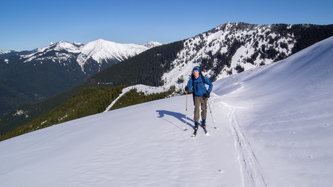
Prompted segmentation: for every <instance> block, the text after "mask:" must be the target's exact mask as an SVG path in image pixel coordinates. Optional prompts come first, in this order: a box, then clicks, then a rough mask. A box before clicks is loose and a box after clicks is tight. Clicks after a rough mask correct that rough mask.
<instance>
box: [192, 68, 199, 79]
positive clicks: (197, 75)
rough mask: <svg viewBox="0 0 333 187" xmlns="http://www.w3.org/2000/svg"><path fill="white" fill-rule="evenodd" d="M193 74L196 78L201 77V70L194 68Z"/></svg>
mask: <svg viewBox="0 0 333 187" xmlns="http://www.w3.org/2000/svg"><path fill="white" fill-rule="evenodd" d="M193 75H194V77H195V78H198V77H199V71H197V70H194V71H193Z"/></svg>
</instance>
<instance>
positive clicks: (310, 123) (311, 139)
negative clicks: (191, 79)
mask: <svg viewBox="0 0 333 187" xmlns="http://www.w3.org/2000/svg"><path fill="white" fill-rule="evenodd" d="M332 61H333V37H331V38H329V39H326V40H324V41H322V42H319V43H317V44H315V45H313V46H311V47H309V48H307V49H305V50H303V51H301V52H299V53H297V54H295V55H292V56H291V57H289V58H287V59H285V60H283V61H280V62H278V63H273V64H270V65H266V66H262V67H258V68H255V69H252V70H249V71H245V72H243V73H240V74H238V75H234V76H231V77H228V78H225V79H222V80H219V81H217V82H214V89H213V93H212V94H211V98H210V99H209V103H210V106H211V108H212V113H211V114H209V113H208V116H207V117H208V118H207V123H208V124H207V125H208V130H209V131H210V136H205V135H204V134H203V131H202V129H199V132H198V136H197V137H196V138H191V137H190V136H191V134H192V127H193V126H192V125H193V120H192V119H193V102H192V96H187V97H188V98H187V99H188V111H187V112H186V111H185V103H186V96H179V97H174V98H169V99H163V100H158V101H154V102H149V103H144V104H140V105H135V106H131V107H127V108H123V109H118V110H114V111H110V112H104V113H101V114H97V115H93V116H89V117H85V118H81V119H78V120H73V121H70V122H66V123H63V124H59V125H55V126H52V127H49V128H46V129H42V130H38V131H35V132H32V133H29V134H25V135H22V136H19V137H15V138H12V139H9V140H5V141H3V142H0V150H1V154H0V162H1V166H0V179H1V180H0V186H34V187H35V186H244V187H248V186H255V187H258V186H259V187H261V186H332V185H333V173H332V163H333V136H332V135H333V124H332V119H333V112H332V111H333V98H332V95H333V85H332V82H333V72H332V71H333V65H332V63H331V62H332ZM323 67H325V68H323ZM186 115H187V116H188V119H185V116H186ZM213 119H214V121H213ZM214 126H216V127H217V129H214V128H213V127H214ZM184 129H188V130H185V131H184Z"/></svg>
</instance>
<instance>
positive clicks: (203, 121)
mask: <svg viewBox="0 0 333 187" xmlns="http://www.w3.org/2000/svg"><path fill="white" fill-rule="evenodd" d="M201 127H202V128H203V129H206V120H205V119H204V120H202V124H201Z"/></svg>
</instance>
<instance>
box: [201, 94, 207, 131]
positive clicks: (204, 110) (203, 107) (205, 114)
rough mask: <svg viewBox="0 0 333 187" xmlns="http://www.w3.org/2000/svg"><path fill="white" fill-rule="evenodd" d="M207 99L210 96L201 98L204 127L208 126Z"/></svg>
mask: <svg viewBox="0 0 333 187" xmlns="http://www.w3.org/2000/svg"><path fill="white" fill-rule="evenodd" d="M207 100H208V98H206V97H202V99H201V119H202V127H203V128H206V118H207Z"/></svg>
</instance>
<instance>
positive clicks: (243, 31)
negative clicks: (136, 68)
mask: <svg viewBox="0 0 333 187" xmlns="http://www.w3.org/2000/svg"><path fill="white" fill-rule="evenodd" d="M317 27H318V26H313V25H312V26H310V25H285V24H278V25H254V24H246V23H225V24H221V25H220V26H218V27H216V28H214V29H212V30H210V31H207V32H205V33H202V34H200V35H197V36H195V37H193V38H189V39H187V40H186V41H185V42H184V49H183V50H181V51H179V52H178V54H177V58H176V59H175V60H174V61H173V62H172V64H171V67H170V69H169V70H168V71H167V72H165V73H164V75H163V76H162V80H163V81H164V84H165V85H166V87H170V86H172V85H176V86H177V85H178V84H181V82H182V81H181V82H179V80H183V79H184V78H187V77H188V76H189V73H190V72H191V69H192V68H193V67H194V66H200V68H201V69H202V70H203V72H204V74H205V75H206V76H208V77H210V78H211V79H212V80H219V79H222V78H225V77H228V76H230V75H233V74H237V73H239V72H242V71H244V70H249V69H252V68H255V67H258V66H261V65H264V64H271V63H272V62H276V61H278V60H282V59H284V58H286V57H288V56H290V55H291V54H293V53H295V52H297V51H299V50H301V49H303V48H302V47H300V46H303V43H304V42H305V41H304V39H305V38H306V40H308V41H307V42H309V43H310V39H309V37H310V38H312V37H313V38H314V36H310V35H311V32H313V30H316V31H317V30H318V28H317ZM310 28H311V29H310ZM308 33H309V36H308ZM328 33H330V34H329V35H328V36H326V37H329V36H332V35H333V30H332V28H330V31H329V32H328ZM318 35H321V34H319V33H318ZM304 47H307V46H306V45H304ZM183 86H184V85H183V84H181V85H179V87H183Z"/></svg>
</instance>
